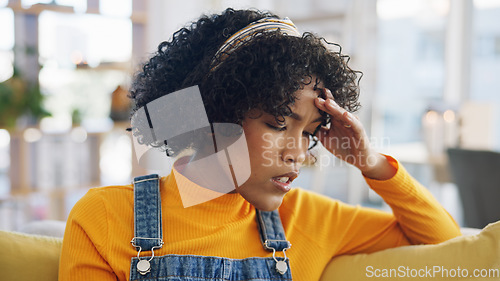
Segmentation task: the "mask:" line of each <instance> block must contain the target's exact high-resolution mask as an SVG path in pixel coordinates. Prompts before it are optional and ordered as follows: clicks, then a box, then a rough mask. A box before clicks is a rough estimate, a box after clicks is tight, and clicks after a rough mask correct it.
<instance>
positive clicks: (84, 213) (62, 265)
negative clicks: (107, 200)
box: [58, 191, 117, 281]
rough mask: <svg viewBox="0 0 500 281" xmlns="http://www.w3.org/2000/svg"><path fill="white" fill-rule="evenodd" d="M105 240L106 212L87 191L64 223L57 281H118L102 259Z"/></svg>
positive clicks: (91, 193)
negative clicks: (64, 228) (64, 229)
mask: <svg viewBox="0 0 500 281" xmlns="http://www.w3.org/2000/svg"><path fill="white" fill-rule="evenodd" d="M107 238H108V233H107V214H106V208H105V207H104V205H103V203H102V201H101V200H100V198H99V197H98V196H97V194H96V192H93V191H90V192H89V193H87V194H86V195H85V196H84V197H83V198H82V199H81V200H80V201H78V203H77V204H76V205H75V206H74V207H73V209H72V211H71V213H70V215H69V218H68V220H67V225H66V231H65V233H64V239H63V246H62V252H61V259H60V262H59V279H58V280H60V281H66V280H68V281H69V280H71V281H77V280H103V281H105V280H117V277H116V275H115V274H114V273H113V270H112V269H111V267H110V265H109V264H108V263H107V261H106V259H105V252H106V247H107Z"/></svg>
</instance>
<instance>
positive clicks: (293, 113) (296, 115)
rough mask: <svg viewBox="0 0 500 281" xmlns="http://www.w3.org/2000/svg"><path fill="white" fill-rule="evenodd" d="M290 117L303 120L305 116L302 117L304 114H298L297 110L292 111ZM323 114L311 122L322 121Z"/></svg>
mask: <svg viewBox="0 0 500 281" xmlns="http://www.w3.org/2000/svg"><path fill="white" fill-rule="evenodd" d="M290 117H292V118H293V119H295V120H297V121H302V120H303V119H304V118H302V116H300V115H298V114H297V113H295V112H292V113H291V114H290ZM323 118H324V117H323V116H320V117H318V118H316V119H314V120H313V121H312V122H311V123H316V122H322V121H323Z"/></svg>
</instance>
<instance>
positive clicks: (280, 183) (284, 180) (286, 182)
mask: <svg viewBox="0 0 500 281" xmlns="http://www.w3.org/2000/svg"><path fill="white" fill-rule="evenodd" d="M298 176H299V173H298V172H289V173H286V174H283V175H280V176H277V177H274V178H271V182H272V183H273V185H274V186H275V187H276V188H277V189H279V190H281V191H283V192H288V191H290V188H291V187H290V184H291V183H292V181H293V180H294V179H296V178H297V177H298Z"/></svg>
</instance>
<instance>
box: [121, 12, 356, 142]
mask: <svg viewBox="0 0 500 281" xmlns="http://www.w3.org/2000/svg"><path fill="white" fill-rule="evenodd" d="M266 17H271V18H279V17H278V16H276V15H274V14H271V13H269V12H261V11H258V10H234V9H231V8H229V9H226V10H225V11H224V12H222V13H221V14H216V15H205V16H202V17H201V18H200V19H198V20H197V21H196V22H193V23H191V24H190V25H188V26H186V27H184V28H182V29H180V30H179V31H177V32H175V33H174V34H173V37H172V39H171V40H170V41H165V42H162V43H161V44H160V45H159V46H158V50H157V52H156V53H155V54H154V56H153V57H151V58H150V59H149V61H148V62H146V63H145V64H144V65H143V67H142V71H140V72H139V73H138V74H137V75H136V77H135V79H134V82H133V84H132V87H131V90H130V96H131V98H132V99H133V100H134V102H135V108H134V112H135V111H136V110H137V109H139V108H141V107H143V106H144V105H146V104H147V103H149V102H151V101H153V100H155V99H157V98H159V97H162V96H164V95H167V94H169V93H172V92H175V91H178V90H180V89H183V88H187V87H190V86H194V85H198V86H199V88H200V92H201V95H202V99H203V102H204V106H205V109H206V112H207V115H208V118H209V122H211V123H215V122H219V123H236V124H241V122H242V120H243V119H244V118H245V115H246V114H247V112H249V111H250V110H252V109H261V110H262V111H264V112H267V113H269V114H271V115H273V116H275V118H276V120H277V122H279V123H281V122H283V121H284V117H285V116H289V115H290V114H291V110H290V105H293V104H294V102H295V99H296V96H295V93H296V91H297V90H299V89H301V88H302V87H304V85H305V84H309V83H315V84H314V85H315V86H317V85H318V84H319V83H320V82H323V84H324V87H326V88H328V89H330V90H331V92H332V94H333V97H334V99H335V101H336V102H337V103H338V104H339V105H340V106H341V107H343V108H345V109H346V110H348V111H351V112H353V111H356V110H357V109H358V108H359V102H358V95H359V94H358V93H359V87H358V82H359V78H360V76H359V74H360V72H357V71H354V70H352V69H351V68H350V67H349V66H348V65H347V62H348V61H349V57H348V56H345V55H343V54H341V48H340V46H338V45H336V44H331V43H328V42H326V40H324V39H323V38H321V37H318V36H316V35H314V34H311V33H304V34H303V35H302V36H301V37H295V36H287V35H283V34H282V33H281V32H279V31H266V32H260V33H256V34H254V35H252V37H253V38H251V39H250V40H249V41H248V42H246V43H245V44H244V45H243V46H240V47H238V48H237V49H236V50H234V51H233V52H232V53H231V54H230V55H229V56H227V57H226V58H225V59H224V60H223V61H220V62H217V67H216V68H215V69H214V68H213V60H214V56H215V54H216V52H217V50H218V49H219V48H220V46H221V45H222V44H223V43H224V42H225V41H226V40H227V39H228V38H229V37H230V36H231V35H233V34H234V33H236V32H237V31H238V30H240V29H242V28H244V27H245V26H247V25H248V24H250V23H252V22H254V21H257V20H259V19H262V18H266ZM329 46H335V47H336V49H338V51H333V50H330V48H328V47H329ZM312 77H316V79H315V81H313V79H312ZM328 122H329V119H328V117H327V116H325V122H323V125H326V124H327V123H328ZM134 135H141V134H140V132H134ZM142 143H146V144H152V143H151V141H147V140H143V141H142ZM153 145H154V144H153ZM159 145H163V144H159ZM191 145H193V144H191ZM175 150H176V149H174V151H175Z"/></svg>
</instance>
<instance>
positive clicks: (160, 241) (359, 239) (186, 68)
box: [59, 9, 460, 280]
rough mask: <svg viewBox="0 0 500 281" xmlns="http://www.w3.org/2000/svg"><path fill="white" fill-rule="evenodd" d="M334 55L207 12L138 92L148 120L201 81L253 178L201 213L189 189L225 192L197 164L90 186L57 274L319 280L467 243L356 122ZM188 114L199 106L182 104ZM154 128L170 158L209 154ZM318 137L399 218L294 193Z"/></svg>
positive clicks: (352, 78)
mask: <svg viewBox="0 0 500 281" xmlns="http://www.w3.org/2000/svg"><path fill="white" fill-rule="evenodd" d="M328 46H329V44H328V43H326V42H325V40H323V39H322V38H318V37H317V36H315V35H313V34H309V33H306V34H300V33H299V32H298V31H297V30H296V28H295V26H294V25H293V23H291V22H290V21H289V20H288V19H280V18H279V17H277V16H276V15H273V14H270V13H264V12H260V11H255V10H233V9H227V10H226V11H224V12H223V13H222V14H219V15H210V16H203V17H201V18H200V19H199V20H198V21H196V22H194V23H192V24H190V25H189V26H188V27H186V28H183V29H181V30H179V31H177V32H176V33H175V34H174V35H173V37H172V39H171V41H168V42H163V43H161V44H160V46H159V47H158V52H157V53H156V54H155V55H154V56H153V57H152V58H151V59H150V60H149V61H148V62H147V63H146V64H145V65H144V67H143V70H142V71H141V72H140V73H139V74H138V75H137V77H136V79H135V83H134V85H133V87H132V90H131V97H132V99H133V100H134V101H135V105H136V109H135V112H136V114H137V113H138V112H140V111H141V110H143V111H146V112H147V105H148V104H150V103H151V102H154V101H155V100H157V99H158V98H161V97H168V95H172V93H174V92H175V93H177V94H178V93H179V91H180V90H182V89H185V88H188V87H191V86H198V87H199V91H200V93H201V97H202V100H203V105H204V108H205V110H206V115H207V117H208V120H209V122H210V124H218V123H224V124H236V125H238V126H241V127H240V128H242V132H243V133H242V134H240V135H244V137H245V141H246V148H247V149H248V153H247V155H248V157H249V167H248V168H249V171H248V173H247V177H246V178H245V181H244V182H241V183H240V184H238V185H236V186H235V190H234V191H231V192H227V194H224V195H222V196H218V197H217V198H214V199H212V200H206V202H201V203H200V202H199V203H197V204H193V205H190V206H189V207H186V206H185V204H184V205H183V198H182V194H181V193H180V190H181V189H182V188H189V189H190V190H191V192H194V193H195V194H198V193H197V192H201V193H202V192H204V191H207V190H211V189H213V188H214V186H204V185H203V184H199V183H200V181H198V180H195V179H194V178H196V177H199V176H200V174H202V173H203V171H199V170H197V169H193V167H194V166H193V165H194V164H193V163H194V162H190V161H185V159H186V158H181V159H179V160H178V161H177V162H176V163H175V165H174V168H173V169H172V172H171V173H170V175H168V176H165V177H162V178H160V179H158V178H157V177H156V176H154V175H150V176H144V177H140V178H136V179H135V180H134V184H133V185H128V186H110V187H103V188H95V189H91V190H90V191H89V192H88V193H87V194H86V195H85V196H84V197H83V198H82V199H81V200H80V201H79V202H78V203H77V204H76V205H75V207H74V208H73V210H72V212H71V214H70V216H69V218H68V222H67V228H66V234H65V237H64V244H63V250H62V256H61V263H60V274H59V277H60V278H59V279H60V280H89V279H90V280H142V279H143V280H207V279H210V280H275V279H277V280H286V279H291V278H292V277H293V279H294V280H318V279H319V278H320V276H321V273H322V271H323V269H324V267H325V266H326V265H327V263H328V262H329V261H330V260H331V259H332V258H333V257H335V256H338V255H343V254H356V253H370V252H374V251H378V250H382V249H386V248H390V247H397V246H401V245H408V244H429V243H439V242H442V241H445V240H447V239H450V238H452V237H455V236H458V235H460V231H459V228H458V226H457V224H456V223H455V221H454V220H453V218H451V217H450V216H449V215H448V213H447V212H446V211H445V210H444V209H443V208H442V207H441V206H440V205H439V203H438V202H437V201H436V200H435V199H434V198H433V197H432V195H431V194H430V193H429V192H428V191H427V190H426V189H425V188H424V187H422V186H421V185H420V184H419V183H417V182H416V181H415V180H414V179H413V178H412V177H411V176H410V175H408V173H407V172H406V171H405V170H404V168H403V167H402V166H401V165H400V163H398V162H397V161H396V160H395V159H393V158H391V157H390V156H385V155H382V154H379V153H377V152H376V151H374V150H373V149H372V148H371V147H370V146H369V143H368V138H367V136H366V133H365V131H364V129H363V126H362V124H361V123H360V122H359V120H358V119H357V118H356V116H354V115H353V114H352V113H351V112H353V111H355V110H356V109H357V108H358V107H359V104H358V101H357V100H358V86H357V81H358V74H357V72H355V71H353V70H351V69H350V68H349V67H348V66H347V60H348V58H347V57H346V56H344V55H342V54H341V53H340V52H336V51H331V50H329V48H328ZM180 97H182V95H180ZM190 110H193V108H190V107H189V103H188V106H187V107H186V108H183V109H182V111H190ZM148 114H149V113H148ZM155 114H161V112H155ZM165 114H167V113H166V112H165ZM147 116H148V117H147V118H148V121H150V119H149V118H150V117H149V115H147ZM149 124H150V125H151V122H149ZM155 126H156V125H155ZM165 126H166V125H165ZM211 126H212V125H211ZM212 128H213V126H212ZM148 129H149V127H147V128H146V129H144V128H139V127H134V125H132V130H133V134H134V136H138V137H139V139H140V142H141V143H143V144H150V145H152V146H155V145H156V146H157V145H159V144H161V145H162V146H163V147H164V148H165V149H166V150H167V154H168V155H169V157H172V156H177V155H181V151H183V150H185V149H186V148H191V149H193V148H194V150H195V151H197V152H198V153H201V151H204V148H203V142H200V141H199V140H197V138H196V137H192V138H188V140H189V141H183V142H173V143H172V142H169V140H165V142H163V140H161V141H160V142H158V140H157V139H153V140H151V138H148V137H147V136H146V135H147V134H148V133H147V132H146V131H147V130H148ZM151 129H152V127H151ZM213 132H214V131H213V130H211V131H208V135H210V134H212V135H213ZM229 138H230V136H229ZM318 140H319V141H320V142H321V143H322V144H323V146H325V148H326V149H327V150H329V151H330V152H331V153H333V154H334V155H335V156H337V157H339V158H340V159H343V160H345V161H347V162H348V163H350V164H352V165H354V166H356V167H357V168H358V169H359V170H360V171H361V172H362V174H363V176H364V177H365V179H366V182H367V183H368V185H369V186H370V187H371V188H372V189H373V190H374V191H376V192H377V193H378V194H379V195H380V196H381V197H382V198H383V199H384V200H385V202H386V203H387V204H389V205H390V206H391V208H392V211H393V213H386V212H382V211H378V210H374V209H368V208H363V207H359V206H349V205H346V204H344V203H342V202H339V201H336V200H334V199H331V198H327V197H324V196H321V195H318V194H314V193H312V192H308V191H305V190H301V189H299V188H295V189H291V188H290V183H291V182H292V181H293V180H294V179H295V178H296V177H297V176H298V174H299V170H300V168H301V166H302V165H304V163H305V162H306V161H309V160H308V159H309V158H310V154H309V147H311V146H313V145H314V144H315V142H316V141H318ZM339 140H343V142H339ZM200 143H201V144H200ZM204 156H206V155H204ZM198 158H202V157H198ZM183 159H184V160H183ZM214 165H215V167H219V166H217V163H214ZM235 165H236V164H234V163H232V164H231V165H230V168H231V169H232V167H234V166H235ZM329 180H330V181H335V179H334V178H332V179H329ZM134 186H135V189H134ZM131 240H132V243H131ZM131 244H132V245H131Z"/></svg>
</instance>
